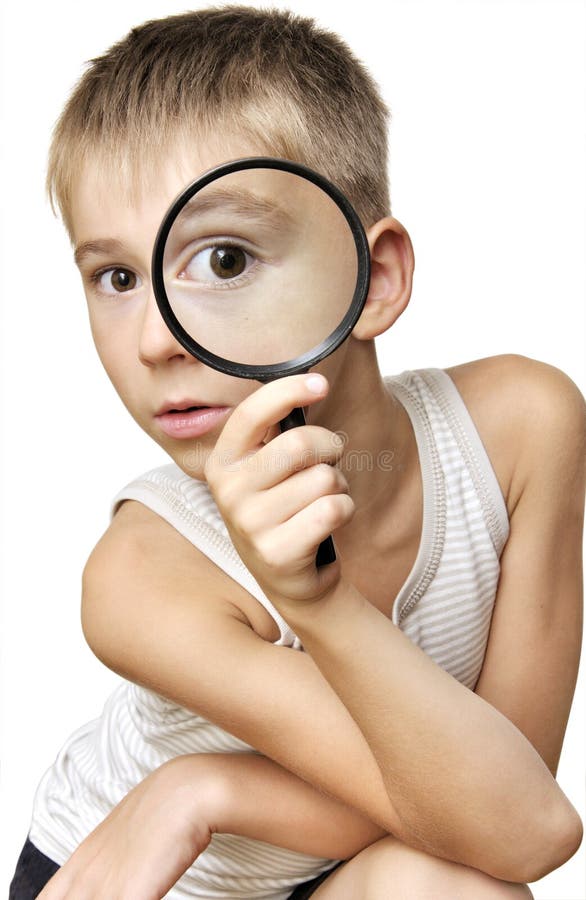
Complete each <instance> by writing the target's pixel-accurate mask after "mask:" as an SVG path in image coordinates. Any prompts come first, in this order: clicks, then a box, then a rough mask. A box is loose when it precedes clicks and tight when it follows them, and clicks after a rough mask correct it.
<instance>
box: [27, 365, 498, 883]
mask: <svg viewBox="0 0 586 900" xmlns="http://www.w3.org/2000/svg"><path fill="white" fill-rule="evenodd" d="M385 383H386V385H387V387H388V389H389V390H390V391H391V392H392V393H393V395H394V396H395V398H396V399H397V400H398V401H399V402H400V403H401V404H402V405H403V406H404V407H405V409H406V411H407V413H408V415H409V417H410V420H411V422H412V424H413V428H414V431H415V437H416V440H417V448H418V453H419V458H420V464H421V473H422V480H423V528H422V534H421V541H420V546H419V550H418V553H417V557H416V559H415V562H414V564H413V567H412V570H411V572H410V573H409V575H408V577H407V580H406V581H405V583H404V585H403V586H402V588H401V590H400V591H399V593H398V595H397V597H396V600H395V603H394V606H393V610H392V621H393V622H394V624H395V625H397V626H398V627H399V628H400V629H401V631H403V632H404V633H405V634H406V635H407V636H408V637H409V638H410V639H411V640H412V641H413V642H414V643H415V644H417V645H418V646H419V647H420V648H421V649H422V650H423V651H424V652H425V653H427V654H428V655H429V656H430V657H431V658H432V659H433V660H435V662H436V663H437V664H438V665H439V666H441V667H442V668H443V669H445V670H446V671H447V672H449V673H450V674H451V675H453V676H454V678H456V679H457V680H458V681H460V682H461V683H462V684H464V685H466V687H468V688H470V689H471V690H473V689H474V686H475V684H476V681H477V679H478V676H479V674H480V670H481V668H482V662H483V659H484V654H485V650H486V644H487V640H488V632H489V628H490V621H491V615H492V610H493V607H494V601H495V595H496V589H497V584H498V578H499V571H500V565H499V559H500V555H501V552H502V550H503V547H504V544H505V542H506V540H507V537H508V533H509V523H508V517H507V510H506V506H505V503H504V500H503V496H502V493H501V491H500V487H499V484H498V482H497V479H496V476H495V474H494V471H493V469H492V467H491V464H490V461H489V459H488V456H487V454H486V451H485V449H484V447H483V445H482V442H481V440H480V437H479V435H478V432H477V431H476V428H475V426H474V424H473V422H472V419H471V417H470V415H469V413H468V411H467V409H466V407H465V405H464V403H463V401H462V399H461V397H460V395H459V393H458V391H457V389H456V387H455V385H454V383H453V382H452V380H451V379H450V378H449V376H448V375H447V374H446V373H445V372H444V371H443V370H441V369H421V370H417V371H407V372H403V373H402V374H401V375H398V376H394V377H387V378H385ZM125 499H133V500H138V501H140V502H141V503H143V504H145V505H146V506H148V507H150V508H151V509H152V510H154V511H155V512H156V513H157V514H158V515H160V516H162V517H163V518H164V519H166V520H167V521H168V522H170V523H171V524H172V525H173V526H174V527H175V528H176V529H177V530H178V531H179V532H180V533H181V534H182V535H184V536H185V537H186V538H187V539H188V540H190V541H191V542H192V543H193V544H194V545H195V546H196V547H198V548H199V549H200V550H201V551H202V552H203V553H205V554H206V555H207V556H208V557H209V558H210V559H211V560H213V562H214V563H216V564H217V565H218V566H220V567H221V568H222V569H223V570H224V571H225V572H226V573H227V574H228V575H229V576H230V577H232V578H233V579H234V580H235V581H237V582H238V583H239V584H240V585H242V586H243V587H244V588H245V589H246V590H247V591H249V593H251V594H252V595H253V596H254V597H256V598H257V599H258V601H259V602H260V603H262V605H263V606H264V607H265V608H266V609H267V610H268V612H269V613H270V614H271V615H272V616H273V618H274V620H275V622H276V623H277V625H278V627H279V631H280V636H279V638H278V640H277V641H276V642H275V643H276V644H277V645H279V646H284V647H292V648H294V649H298V650H301V649H302V647H301V644H300V641H299V639H298V638H297V636H296V635H295V634H294V633H293V632H292V631H291V629H290V628H289V626H288V625H287V623H286V622H285V621H284V619H283V618H282V617H281V616H280V615H279V613H278V612H277V611H276V610H275V609H274V607H273V606H272V605H271V603H270V602H269V600H268V599H267V598H266V597H265V596H264V594H263V592H262V591H261V589H260V587H259V586H258V584H257V583H256V581H255V580H254V578H253V577H252V575H251V574H250V572H249V571H248V570H247V569H246V567H245V566H244V564H243V563H242V561H241V559H240V557H239V556H238V554H237V552H236V550H235V548H234V546H233V544H232V542H231V540H230V538H229V535H228V531H227V529H226V526H225V524H224V522H223V520H222V518H221V516H220V514H219V511H218V509H217V507H216V505H215V503H214V500H213V498H212V496H211V494H210V491H209V489H208V487H207V485H206V484H205V483H203V482H199V481H195V480H194V479H192V478H190V477H188V476H187V475H185V474H184V473H183V472H182V471H181V470H180V469H179V468H178V467H177V466H175V465H174V464H172V465H167V466H163V467H161V468H157V469H154V470H152V471H150V472H147V473H146V474H145V475H143V476H141V477H140V478H138V479H136V480H135V481H132V482H131V483H130V484H128V485H127V486H126V487H125V488H124V489H123V490H122V491H120V492H119V493H118V494H117V495H116V497H115V498H114V500H113V503H112V514H113V513H114V512H115V510H116V508H117V506H118V505H119V504H120V503H121V502H122V501H123V500H125ZM252 750H253V748H252V747H250V746H249V745H248V744H245V743H244V742H243V741H241V740H239V739H238V738H236V737H234V736H233V735H231V734H229V733H228V732H226V731H224V730H223V729H221V728H219V727H218V726H216V725H214V724H212V723H210V722H208V721H206V720H205V719H203V718H202V717H201V716H198V715H195V714H194V713H193V712H191V711H190V710H188V709H185V708H183V707H181V706H178V705H177V704H176V703H173V702H171V701H169V700H167V699H166V698H164V697H162V696H160V695H158V694H156V693H155V692H153V691H151V690H148V689H146V688H144V687H140V686H138V685H136V684H132V683H131V682H128V681H126V680H124V679H121V683H120V685H119V687H117V688H116V689H115V691H114V692H113V694H112V695H111V696H110V697H109V699H108V700H107V702H106V704H105V706H104V709H103V712H102V715H101V716H100V717H99V718H97V719H95V720H93V721H91V722H88V723H87V724H85V725H84V726H82V727H81V728H79V729H78V730H77V731H76V732H74V733H73V734H72V735H71V736H70V737H69V739H68V740H67V741H66V743H65V744H64V746H63V747H62V749H61V750H60V752H59V754H58V756H57V758H56V760H55V762H54V763H53V765H52V766H51V767H50V768H49V769H48V770H47V772H46V773H45V774H44V776H43V778H42V780H41V783H40V784H39V787H38V788H37V791H36V794H35V799H34V805H33V815H32V823H31V828H30V839H31V841H32V842H33V844H35V846H37V847H38V849H39V850H41V851H42V852H43V853H44V854H46V855H47V856H48V857H50V858H51V859H53V860H55V862H57V863H59V864H60V865H62V864H63V863H64V862H65V861H66V860H67V859H68V858H69V856H70V855H71V853H72V852H73V851H74V850H75V848H76V847H77V846H78V844H79V843H80V842H81V841H82V840H83V839H84V838H85V837H86V836H87V835H88V834H89V833H90V831H92V830H93V829H94V828H95V827H96V826H97V825H98V824H99V823H100V822H101V821H102V820H103V819H104V818H105V816H106V815H107V814H108V813H109V811H110V810H111V809H112V807H113V806H115V805H116V804H117V803H119V802H120V800H122V798H123V797H124V796H125V795H126V794H127V793H128V791H129V790H131V789H132V787H134V785H136V784H137V783H138V782H139V781H141V780H142V779H143V778H145V777H146V776H147V775H148V774H149V773H150V772H151V771H153V769H155V768H156V767H158V766H160V765H162V764H163V763H164V762H165V761H166V760H168V759H170V758H171V757H174V756H177V755H180V754H184V753H197V752H201V753H214V752H218V753H242V752H251V751H252ZM333 864H334V861H332V860H326V859H321V858H317V857H314V856H309V855H304V854H300V853H295V852H292V851H288V850H283V849H280V848H277V847H273V846H272V845H270V844H267V843H263V842H260V841H255V840H251V839H249V838H244V837H239V836H235V835H227V834H220V835H214V836H213V838H212V841H211V844H210V846H209V847H208V848H207V849H206V850H205V852H204V853H202V854H201V856H200V857H198V859H197V860H196V861H195V862H194V863H193V865H192V866H191V867H190V868H189V869H188V870H187V872H186V873H185V874H184V875H183V876H182V877H181V878H180V879H179V881H178V882H177V883H176V884H175V886H174V887H173V888H172V889H171V890H170V891H169V892H168V893H167V894H166V897H169V898H173V900H180V898H192V897H199V898H207V900H212V898H222V900H230V898H240V900H257V898H266V900H285V898H286V897H288V896H289V894H290V893H291V891H292V890H293V888H294V887H295V885H297V884H299V883H302V882H304V881H307V880H309V879H310V878H313V877H315V876H316V875H318V874H319V873H321V872H323V871H325V870H326V869H328V868H330V867H331V866H332V865H333Z"/></svg>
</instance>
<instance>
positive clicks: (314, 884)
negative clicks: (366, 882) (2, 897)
mask: <svg viewBox="0 0 586 900" xmlns="http://www.w3.org/2000/svg"><path fill="white" fill-rule="evenodd" d="M59 868H60V866H58V865H57V863H55V862H53V860H52V859H49V857H48V856H45V854H44V853H41V851H40V850H37V848H36V847H35V845H34V844H33V843H31V841H29V839H28V837H27V839H26V841H25V844H24V847H23V848H22V851H21V854H20V856H19V857H18V862H17V863H16V869H15V871H14V875H13V877H12V881H11V882H10V894H9V896H8V900H34V898H35V897H37V896H38V895H39V894H40V893H41V891H42V890H43V888H44V887H45V885H46V884H47V882H48V881H49V879H50V878H52V877H53V875H54V874H55V872H56V871H57V870H58V869H59ZM336 868H337V867H336ZM331 871H332V870H331V869H330V872H331ZM330 872H324V874H323V875H318V877H317V878H313V879H312V880H311V881H306V882H305V884H300V885H298V886H297V887H296V888H295V890H294V891H293V893H292V894H291V896H290V898H289V900H307V898H308V897H311V895H312V894H313V892H314V891H315V890H316V889H317V888H318V887H319V885H320V884H322V883H323V882H324V881H325V880H326V878H327V877H328V875H329V874H330Z"/></svg>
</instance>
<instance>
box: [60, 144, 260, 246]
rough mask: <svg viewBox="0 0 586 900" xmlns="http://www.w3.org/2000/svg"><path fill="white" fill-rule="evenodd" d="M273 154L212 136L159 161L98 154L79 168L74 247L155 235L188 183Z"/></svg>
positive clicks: (179, 147) (73, 216)
mask: <svg viewBox="0 0 586 900" xmlns="http://www.w3.org/2000/svg"><path fill="white" fill-rule="evenodd" d="M262 155H271V154H270V151H269V150H268V148H267V147H265V146H262V144H261V143H260V142H258V141H252V140H246V139H244V138H239V137H236V136H226V135H222V136H212V137H208V138H206V139H205V140H200V141H198V142H195V141H194V142H190V143H189V145H186V142H177V143H176V144H174V145H173V146H172V147H170V148H169V149H168V150H167V151H164V152H161V153H159V154H158V155H157V157H156V158H151V157H150V156H149V155H148V154H146V153H145V156H144V157H143V158H141V159H139V160H136V161H132V160H128V159H121V160H120V159H119V160H114V159H112V158H109V157H108V156H107V154H106V153H101V154H100V153H96V154H95V155H94V156H93V157H91V158H89V159H87V160H86V161H85V162H84V163H83V165H81V166H80V168H79V171H78V173H77V177H76V178H75V179H74V181H73V185H72V190H71V200H70V209H69V219H70V227H71V233H72V234H71V236H72V241H73V244H74V245H76V246H77V245H79V244H80V243H81V242H85V241H91V240H99V239H104V238H111V237H120V238H122V237H123V235H124V234H125V233H127V232H128V231H135V232H136V234H137V236H138V234H139V233H140V234H143V233H146V232H147V231H148V232H151V233H152V232H153V228H154V229H155V233H156V229H157V228H158V225H159V224H160V221H161V219H162V217H163V215H164V214H165V211H166V210H167V209H168V207H169V205H170V204H171V202H172V201H173V200H174V198H175V197H176V196H177V195H178V194H179V193H180V192H181V191H182V190H183V188H185V186H186V185H187V184H189V183H190V182H192V181H193V180H194V179H196V178H198V177H199V176H200V175H202V174H203V173H204V172H206V171H208V170H209V169H211V168H214V167H215V166H218V165H220V164H221V163H224V162H228V161H229V160H233V159H239V158H241V157H245V156H262Z"/></svg>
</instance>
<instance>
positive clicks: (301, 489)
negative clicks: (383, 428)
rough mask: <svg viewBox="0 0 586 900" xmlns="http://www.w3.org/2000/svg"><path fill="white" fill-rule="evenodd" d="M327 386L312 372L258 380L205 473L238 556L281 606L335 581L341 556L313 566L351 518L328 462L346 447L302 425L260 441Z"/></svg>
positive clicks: (310, 597) (344, 488) (319, 593)
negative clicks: (334, 533) (320, 550)
mask: <svg viewBox="0 0 586 900" xmlns="http://www.w3.org/2000/svg"><path fill="white" fill-rule="evenodd" d="M312 383H313V386H314V389H313V390H312ZM327 390H328V384H327V381H326V380H325V378H323V376H321V375H315V374H311V375H293V376H289V377H287V378H282V379H278V380H277V381H273V382H270V383H269V384H266V385H263V386H262V387H261V388H259V390H258V391H256V392H255V393H254V394H251V395H250V396H249V397H247V398H246V399H245V400H243V401H242V403H240V404H239V406H238V407H237V408H236V409H235V410H234V412H233V413H232V415H231V416H230V418H229V419H228V421H227V422H226V424H225V426H224V428H223V430H222V433H221V435H220V437H219V438H218V441H217V443H216V447H215V450H214V452H213V453H211V454H210V456H209V457H208V460H207V462H206V466H205V471H204V474H205V478H206V481H207V482H208V484H209V487H210V490H211V492H212V494H213V496H214V499H215V500H216V503H217V505H218V508H219V510H220V512H221V513H222V516H223V518H224V521H225V522H226V527H227V528H228V531H229V533H230V536H231V538H232V541H233V543H234V545H235V547H236V549H237V550H238V552H239V554H240V556H241V558H242V560H243V561H244V563H245V564H246V565H247V567H248V568H249V570H250V571H251V572H252V574H253V575H254V577H255V578H256V580H257V581H258V583H259V584H260V586H261V587H262V589H263V590H264V591H265V593H266V594H267V596H269V597H270V598H271V599H274V600H276V603H277V604H279V601H284V604H283V603H281V604H280V606H281V607H282V606H283V605H284V606H285V608H286V606H287V601H294V603H295V604H299V603H300V602H305V603H312V602H315V601H316V600H319V599H320V598H322V597H323V596H324V595H325V594H326V593H328V592H329V591H331V590H332V589H333V588H334V587H335V585H336V584H337V582H338V581H339V579H340V577H341V569H340V561H339V560H336V562H334V563H331V564H329V565H327V566H323V567H322V568H320V569H317V568H316V565H315V555H316V552H317V548H318V546H319V544H320V543H321V541H323V540H324V538H326V537H327V536H328V535H329V534H330V533H331V532H332V531H334V530H335V529H336V528H338V527H339V526H341V525H344V524H345V523H347V522H349V521H350V519H351V518H352V516H353V514H354V504H353V502H352V499H351V498H350V496H349V494H348V483H347V481H346V479H345V478H344V476H343V475H342V473H341V472H340V471H339V470H338V469H337V468H335V467H334V465H333V464H335V463H336V462H337V461H338V460H339V459H340V457H341V455H342V452H343V441H342V439H341V438H340V436H339V435H337V434H335V433H334V432H332V431H328V429H326V428H322V427H319V426H315V425H305V426H301V427H299V428H293V429H291V430H290V431H286V432H284V433H283V434H278V433H277V436H276V437H273V438H272V440H270V441H269V443H267V444H265V443H264V442H263V439H265V438H266V436H267V433H273V434H274V433H275V431H276V430H278V423H279V421H280V420H281V419H282V418H284V417H285V416H286V415H287V414H288V413H289V412H290V411H291V410H292V409H293V408H294V407H296V406H300V407H303V406H308V405H310V404H312V403H315V402H316V401H317V400H320V399H323V397H325V396H326V394H327ZM283 612H284V614H285V610H283Z"/></svg>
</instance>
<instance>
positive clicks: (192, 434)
mask: <svg viewBox="0 0 586 900" xmlns="http://www.w3.org/2000/svg"><path fill="white" fill-rule="evenodd" d="M230 409H231V407H229V406H213V405H208V404H200V403H197V402H195V403H194V402H192V401H190V400H186V401H180V402H176V401H171V402H169V403H166V404H164V405H163V406H162V407H161V408H160V410H159V411H158V412H157V413H156V414H155V420H156V422H157V424H158V425H159V427H160V428H161V430H162V431H163V432H164V433H165V434H166V435H167V436H168V437H172V438H178V439H186V438H196V437H201V436H202V435H204V434H206V433H207V432H208V431H211V430H212V429H214V428H215V427H216V426H217V425H219V424H220V423H222V421H223V420H224V418H225V417H226V415H227V414H228V413H229V411H230Z"/></svg>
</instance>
